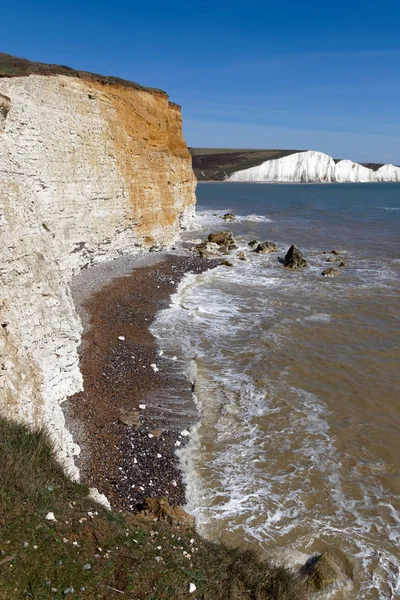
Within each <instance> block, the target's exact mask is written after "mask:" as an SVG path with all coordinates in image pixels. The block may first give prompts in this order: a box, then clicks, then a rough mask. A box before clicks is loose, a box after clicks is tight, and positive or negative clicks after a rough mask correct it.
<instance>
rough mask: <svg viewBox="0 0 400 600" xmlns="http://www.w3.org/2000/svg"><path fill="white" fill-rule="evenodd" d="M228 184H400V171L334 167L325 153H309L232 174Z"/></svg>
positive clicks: (342, 163)
mask: <svg viewBox="0 0 400 600" xmlns="http://www.w3.org/2000/svg"><path fill="white" fill-rule="evenodd" d="M226 180H227V181H247V182H260V183H261V182H293V183H322V182H326V183H373V182H374V183H376V182H383V181H395V182H400V167H395V166H394V165H383V166H382V167H380V168H379V169H377V170H376V171H374V170H372V169H368V168H367V167H363V166H362V165H360V164H358V163H355V162H352V161H351V160H341V161H339V162H338V163H335V161H334V160H333V158H332V157H331V156H329V155H328V154H324V153H323V152H315V151H313V150H308V151H307V152H297V153H295V154H290V155H289V156H285V157H284V158H278V159H274V160H267V161H265V162H263V163H261V165H258V166H257V167H251V168H250V169H243V170H242V171H236V172H235V173H232V175H230V176H229V177H228V178H227V179H226Z"/></svg>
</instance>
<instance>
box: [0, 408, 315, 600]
mask: <svg viewBox="0 0 400 600" xmlns="http://www.w3.org/2000/svg"><path fill="white" fill-rule="evenodd" d="M87 494H88V490H87V488H85V486H83V485H80V484H77V483H73V482H71V481H70V480H69V479H68V478H66V477H65V475H64V474H63V472H62V469H61V468H60V466H59V465H58V463H57V462H56V461H55V459H54V454H53V450H52V446H51V443H50V442H49V441H48V438H47V436H46V435H45V434H44V433H43V432H32V431H30V430H29V429H28V428H27V427H25V426H23V425H17V424H15V423H10V422H8V421H6V420H4V419H0V598H1V599H2V600H17V599H19V598H36V599H38V600H46V599H47V598H58V599H61V598H66V597H68V598H69V597H71V600H72V599H73V598H79V599H85V598H87V599H90V600H92V599H96V600H97V599H106V598H107V599H113V598H129V599H131V600H142V599H143V600H144V599H153V600H170V599H179V598H182V599H183V598H192V599H197V600H228V598H229V599H230V600H236V599H237V600H238V599H259V600H261V599H271V600H278V599H279V600H286V599H287V600H289V599H290V600H296V599H298V600H300V599H303V598H305V594H304V588H303V583H302V582H301V581H299V580H298V578H297V577H296V576H294V575H293V574H292V573H291V572H289V571H287V570H286V569H283V568H281V567H273V566H270V565H267V564H266V563H264V562H260V561H259V560H258V559H257V557H256V555H255V554H254V553H253V552H249V551H239V550H234V549H228V548H226V547H224V546H220V545H216V544H212V543H209V542H207V541H205V540H203V539H201V538H200V537H199V536H198V535H197V534H196V533H195V532H194V531H193V530H191V529H188V528H185V527H183V526H182V527H178V526H172V525H169V524H168V523H166V522H154V521H144V520H143V519H141V518H140V517H139V516H134V515H126V514H121V513H113V512H111V511H107V510H105V509H104V508H102V507H101V506H99V505H97V504H96V503H95V502H93V501H92V500H90V499H89V498H88V496H87ZM49 512H52V513H54V517H55V519H56V520H54V521H49V520H46V515H48V513H49ZM190 584H194V585H195V586H196V591H195V592H193V593H190V592H189V586H190Z"/></svg>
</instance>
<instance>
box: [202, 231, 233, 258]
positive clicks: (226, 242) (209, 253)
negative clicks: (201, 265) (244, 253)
mask: <svg viewBox="0 0 400 600" xmlns="http://www.w3.org/2000/svg"><path fill="white" fill-rule="evenodd" d="M232 250H237V246H236V244H235V240H234V239H233V234H232V231H217V232H216V233H210V234H209V236H208V238H207V239H206V240H205V241H204V242H201V243H200V244H197V245H196V251H197V252H198V254H199V256H200V257H201V258H217V257H218V256H221V255H222V256H224V255H228V254H230V252H231V251H232Z"/></svg>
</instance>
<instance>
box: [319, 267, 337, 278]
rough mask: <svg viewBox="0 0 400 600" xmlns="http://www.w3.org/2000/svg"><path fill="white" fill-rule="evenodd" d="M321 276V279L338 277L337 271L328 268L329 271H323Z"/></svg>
mask: <svg viewBox="0 0 400 600" xmlns="http://www.w3.org/2000/svg"><path fill="white" fill-rule="evenodd" d="M321 275H322V276H323V277H336V276H337V275H339V269H335V268H334V267H329V269H325V271H322V273H321Z"/></svg>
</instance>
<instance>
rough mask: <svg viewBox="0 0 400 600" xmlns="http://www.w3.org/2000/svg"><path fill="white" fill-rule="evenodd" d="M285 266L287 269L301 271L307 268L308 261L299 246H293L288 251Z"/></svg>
mask: <svg viewBox="0 0 400 600" xmlns="http://www.w3.org/2000/svg"><path fill="white" fill-rule="evenodd" d="M283 264H284V266H285V267H286V268H287V269H300V268H301V267H306V266H307V261H306V259H305V258H304V256H303V255H302V253H301V252H300V250H299V249H298V248H297V246H295V245H293V246H290V248H289V250H288V251H287V254H286V256H285V260H284V262H283Z"/></svg>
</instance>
